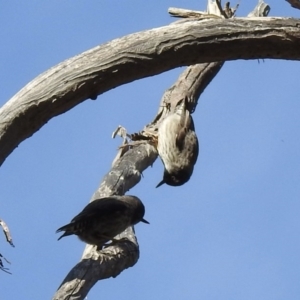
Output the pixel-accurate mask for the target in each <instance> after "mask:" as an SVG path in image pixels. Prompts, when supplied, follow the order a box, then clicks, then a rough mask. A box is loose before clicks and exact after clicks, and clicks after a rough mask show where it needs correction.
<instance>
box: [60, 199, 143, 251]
mask: <svg viewBox="0 0 300 300" xmlns="http://www.w3.org/2000/svg"><path fill="white" fill-rule="evenodd" d="M144 214H145V207H144V205H143V203H142V202H141V200H140V199H139V198H137V197H135V196H127V195H126V196H111V197H106V198H100V199H97V200H94V201H92V202H91V203H89V204H88V205H87V206H86V207H85V208H84V209H83V210H82V212H81V213H79V214H78V215H77V216H76V217H74V218H73V219H72V221H71V223H69V224H67V225H65V226H62V227H60V228H59V229H58V230H57V231H56V232H60V231H65V233H64V234H63V235H62V236H61V237H59V239H58V240H60V239H61V238H62V237H65V236H68V235H72V234H75V235H77V236H78V237H79V239H81V240H82V241H84V242H86V243H87V244H91V245H97V246H98V249H102V247H103V246H104V244H105V243H107V242H108V241H110V240H113V238H114V237H115V236H116V235H118V234H120V233H121V232H123V231H124V230H125V229H126V228H128V227H129V226H132V225H135V224H137V223H139V222H144V223H148V222H147V221H146V220H144V219H143V217H144ZM148 224H149V223H148Z"/></svg>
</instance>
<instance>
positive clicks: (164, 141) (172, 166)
mask: <svg viewBox="0 0 300 300" xmlns="http://www.w3.org/2000/svg"><path fill="white" fill-rule="evenodd" d="M157 151H158V154H159V156H160V158H161V160H162V162H163V164H164V175H163V180H162V181H161V182H160V183H159V184H158V185H157V186H156V187H159V186H161V185H162V184H164V183H166V184H168V185H171V186H180V185H183V184H185V183H186V182H187V181H188V180H189V179H190V177H191V175H192V173H193V170H194V165H195V163H196V161H197V158H198V153H199V143H198V138H197V135H196V132H195V126H194V121H193V118H192V116H191V114H190V112H189V111H188V109H187V98H184V99H182V100H180V101H178V103H177V105H176V107H175V110H174V113H172V114H170V115H169V116H167V117H166V119H164V120H163V121H162V124H161V125H160V127H159V128H158V133H157Z"/></svg>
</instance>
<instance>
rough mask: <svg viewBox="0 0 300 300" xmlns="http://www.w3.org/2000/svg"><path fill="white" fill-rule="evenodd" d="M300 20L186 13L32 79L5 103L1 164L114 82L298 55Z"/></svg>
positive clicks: (0, 138)
mask: <svg viewBox="0 0 300 300" xmlns="http://www.w3.org/2000/svg"><path fill="white" fill-rule="evenodd" d="M298 24H299V20H297V19H286V18H252V19H248V18H235V19H227V20H226V19H225V20H223V19H213V20H211V19H208V20H190V19H185V20H182V22H180V23H174V24H171V25H168V26H165V27H161V28H156V29H151V30H148V31H143V32H139V33H135V34H131V35H128V36H125V37H123V38H119V39H116V40H113V41H111V42H109V43H106V44H104V45H101V46H98V47H95V48H93V49H91V50H89V51H86V52H84V53H82V54H80V55H78V56H75V57H73V58H71V59H68V60H66V61H64V62H62V63H60V64H59V65H57V66H55V67H53V68H51V69H50V70H48V71H46V72H45V73H43V74H41V75H40V76H38V77H37V78H36V79H34V80H33V81H31V82H30V83H29V84H27V85H26V86H25V87H24V88H23V89H22V90H21V91H19V92H18V93H17V94H16V95H15V96H14V97H13V98H12V99H11V100H9V101H8V102H7V103H6V104H5V105H4V106H3V107H2V108H1V109H0V165H1V164H2V163H3V162H4V160H5V159H6V157H7V156H8V155H9V154H10V153H11V152H12V151H13V150H14V149H15V148H16V147H17V146H18V145H19V144H20V143H21V142H22V141H23V140H25V139H26V138H28V137H30V136H31V135H32V134H34V133H35V132H36V131H38V130H39V129H40V128H41V127H42V126H43V125H44V124H46V123H47V122H48V121H49V120H50V119H51V118H53V117H54V116H57V115H59V114H62V113H64V112H66V111H68V110H69V109H71V108H72V107H74V106H75V105H77V104H79V103H81V102H82V101H84V100H86V99H88V98H91V99H96V98H97V95H100V94H102V93H104V92H106V91H108V90H110V89H112V88H115V87H116V86H119V85H122V84H125V83H128V82H131V81H133V80H136V79H140V78H143V77H146V76H152V75H156V74H159V73H161V72H164V71H167V70H170V69H172V68H175V67H179V66H184V65H193V64H196V63H201V62H214V61H225V60H234V59H257V58H280V59H290V60H291V59H294V60H299V59H300V52H299V51H298V49H299V48H300V28H299V26H298Z"/></svg>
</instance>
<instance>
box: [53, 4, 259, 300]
mask: <svg viewBox="0 0 300 300" xmlns="http://www.w3.org/2000/svg"><path fill="white" fill-rule="evenodd" d="M260 8H261V7H260ZM255 13H256V14H259V15H263V14H264V10H261V9H259V8H258V7H257V11H256V12H255ZM223 64H224V62H211V63H201V64H196V65H193V66H189V67H188V68H186V70H184V71H183V72H182V74H181V75H180V76H179V78H178V80H177V81H176V82H175V83H174V85H173V86H172V87H170V88H169V89H168V90H166V92H165V93H164V95H163V97H162V99H161V103H160V105H159V107H160V108H159V111H158V113H157V115H156V117H155V118H154V120H153V122H151V123H150V124H148V125H147V126H145V128H144V130H143V131H142V134H145V135H147V132H151V133H152V134H155V133H156V131H157V128H158V126H159V124H160V122H161V121H162V120H163V119H164V117H166V115H167V114H168V113H170V112H171V111H172V110H173V109H174V107H175V106H176V104H177V102H178V101H179V100H180V99H182V98H185V97H187V98H188V100H189V104H190V107H189V109H190V111H191V112H193V111H194V110H195V109H196V106H197V101H198V98H199V96H200V94H201V93H202V92H203V91H204V89H205V88H206V86H207V85H208V84H209V82H210V81H211V80H212V79H213V78H214V76H216V74H217V73H218V72H219V70H220V69H221V68H222V66H223ZM156 157H157V153H156V149H155V147H153V146H151V145H150V144H148V143H147V141H145V142H144V143H142V144H140V145H138V146H134V147H132V148H131V149H130V150H128V151H127V152H125V154H124V155H123V156H121V157H120V158H118V159H116V161H115V162H114V164H113V167H112V169H111V171H110V172H109V173H108V174H107V175H106V176H105V177H104V179H103V181H102V183H101V184H100V187H99V188H98V190H97V191H96V192H95V193H94V195H93V196H92V199H91V201H93V200H95V199H97V198H100V197H104V196H109V195H112V194H117V195H122V194H124V193H125V192H126V191H127V190H129V189H130V188H131V187H132V186H133V185H135V184H137V183H138V182H139V180H140V175H141V172H142V171H143V170H144V169H145V168H147V167H148V166H150V165H151V164H152V163H153V162H154V161H155V159H156ZM124 237H126V238H127V239H128V241H122V242H120V243H118V244H116V245H114V246H112V247H109V248H107V249H105V250H103V251H100V252H97V251H95V247H93V246H90V245H88V246H86V249H85V251H84V253H83V256H82V261H81V262H80V263H78V264H77V265H76V266H75V267H74V268H73V269H72V270H71V272H70V273H69V274H68V275H67V277H66V278H65V279H64V281H63V283H62V284H61V286H60V287H59V289H58V291H57V292H56V294H55V296H54V298H53V299H55V300H58V299H84V298H85V296H86V295H87V293H88V292H89V290H90V289H91V288H92V286H93V285H94V284H95V283H96V282H97V281H98V280H100V279H105V278H108V277H115V276H117V275H118V274H119V273H121V272H122V271H123V270H124V269H126V268H128V267H131V266H133V265H134V264H135V263H136V262H137V260H138V258H139V248H138V243H137V240H136V237H135V235H134V230H133V228H128V229H127V230H126V231H125V232H123V233H122V234H121V235H120V236H119V238H124Z"/></svg>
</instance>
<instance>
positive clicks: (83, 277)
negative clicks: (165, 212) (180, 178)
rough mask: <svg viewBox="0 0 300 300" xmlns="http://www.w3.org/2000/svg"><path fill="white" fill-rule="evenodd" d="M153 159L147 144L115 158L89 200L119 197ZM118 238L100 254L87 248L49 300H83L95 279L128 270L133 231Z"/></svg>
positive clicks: (134, 251)
mask: <svg viewBox="0 0 300 300" xmlns="http://www.w3.org/2000/svg"><path fill="white" fill-rule="evenodd" d="M156 158H157V152H156V149H155V148H154V147H153V146H151V145H149V144H147V143H144V144H141V145H139V146H135V147H133V148H132V149H131V150H129V151H128V152H126V153H125V154H124V155H123V156H122V157H121V158H119V159H118V160H117V161H116V163H115V164H114V165H113V167H112V169H111V170H110V172H109V173H107V174H106V175H105V177H104V178H103V180H102V183H101V184H100V186H99V188H98V190H97V191H96V192H95V193H94V195H93V196H92V199H91V201H93V200H95V199H98V198H101V197H105V196H110V195H123V194H124V193H125V192H127V191H128V190H129V189H131V188H132V187H133V186H134V185H136V184H137V183H138V182H139V181H140V179H141V174H142V172H143V171H144V170H145V169H146V168H148V166H150V165H152V164H153V163H154V161H155V159H156ZM139 226H142V224H141V225H139ZM122 238H126V240H124V241H120V242H118V243H117V244H115V245H113V246H110V247H108V248H106V249H104V250H101V251H96V248H95V247H93V246H91V245H87V246H86V249H85V251H84V253H83V256H82V260H81V261H80V262H79V263H78V264H77V265H76V266H75V267H74V268H73V269H72V270H71V271H70V272H69V274H68V275H67V276H66V278H65V279H64V280H63V282H62V284H61V285H60V287H59V288H58V290H57V291H56V293H55V295H54V297H53V300H58V299H60V300H62V299H69V300H71V299H85V297H86V295H87V294H88V292H89V290H90V289H91V288H92V287H93V285H94V284H95V283H96V282H97V281H98V280H100V279H106V278H109V277H116V276H117V275H119V274H120V273H121V272H122V271H124V270H125V269H127V268H129V267H132V266H133V265H134V264H135V263H136V262H137V261H138V258H139V246H138V243H137V239H136V237H135V234H134V229H133V228H132V227H129V228H128V229H126V230H125V231H124V232H123V233H122V234H120V235H119V236H117V239H122Z"/></svg>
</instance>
